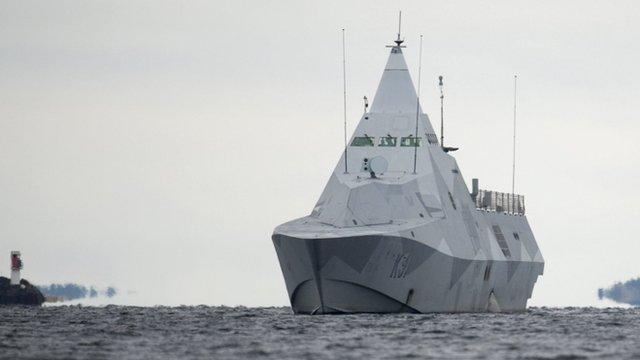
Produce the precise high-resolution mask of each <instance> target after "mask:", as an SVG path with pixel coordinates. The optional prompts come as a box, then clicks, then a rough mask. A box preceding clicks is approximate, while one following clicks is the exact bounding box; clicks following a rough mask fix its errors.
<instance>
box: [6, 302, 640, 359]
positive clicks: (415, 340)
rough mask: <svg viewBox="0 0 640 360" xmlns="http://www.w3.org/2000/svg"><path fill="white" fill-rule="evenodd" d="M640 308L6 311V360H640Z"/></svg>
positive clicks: (58, 308) (75, 308) (60, 308)
mask: <svg viewBox="0 0 640 360" xmlns="http://www.w3.org/2000/svg"><path fill="white" fill-rule="evenodd" d="M639 317H640V311H639V310H637V309H594V308H564V309H547V308H532V309H529V310H528V311H527V312H526V313H521V314H506V315H505V314H428V315H408V314H398V315H373V314H364V315H340V316H301V315H296V316H294V315H292V313H291V310H290V309H289V308H242V307H238V308H229V307H205V306H199V307H178V308H169V307H149V308H144V307H123V306H107V307H80V306H54V307H42V308H28V307H0V358H3V359H4V358H6V359H14V358H37V359H40V358H47V359H70V358H71V359H73V358H91V359H101V358H123V359H125V358H126V359H158V358H167V359H169V358H170V359H175V358H213V359H226V358H228V359H232V358H240V359H252V358H253V359H257V358H265V359H282V358H294V359H300V358H303V359H304V358H306V359H361V358H366V359H398V358H438V359H439V358H456V359H458V358H460V359H464V358H497V359H502V358H536V359H580V358H629V359H631V358H640V342H639V340H640V337H639V336H638V334H639V333H640V321H639V320H638V319H639Z"/></svg>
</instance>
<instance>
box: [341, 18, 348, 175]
mask: <svg viewBox="0 0 640 360" xmlns="http://www.w3.org/2000/svg"><path fill="white" fill-rule="evenodd" d="M342 99H343V107H344V109H343V112H344V173H345V174H348V173H349V171H348V170H347V169H348V167H347V148H348V146H347V69H346V63H345V46H344V28H342Z"/></svg>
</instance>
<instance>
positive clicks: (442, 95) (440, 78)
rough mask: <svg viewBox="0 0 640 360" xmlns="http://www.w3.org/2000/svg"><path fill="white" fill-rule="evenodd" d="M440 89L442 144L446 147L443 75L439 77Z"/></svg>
mask: <svg viewBox="0 0 640 360" xmlns="http://www.w3.org/2000/svg"><path fill="white" fill-rule="evenodd" d="M438 79H439V80H440V82H439V83H438V89H440V146H441V147H442V148H444V84H443V83H442V75H440V76H439V77H438Z"/></svg>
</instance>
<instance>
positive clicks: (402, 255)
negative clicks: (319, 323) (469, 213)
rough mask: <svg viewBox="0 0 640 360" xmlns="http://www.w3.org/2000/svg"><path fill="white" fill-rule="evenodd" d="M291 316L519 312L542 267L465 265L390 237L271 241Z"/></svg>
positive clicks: (499, 263) (275, 238) (525, 264)
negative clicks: (493, 307)
mask: <svg viewBox="0 0 640 360" xmlns="http://www.w3.org/2000/svg"><path fill="white" fill-rule="evenodd" d="M273 242H274V245H275V247H276V251H277V253H278V258H279V260H280V265H281V267H282V269H283V273H284V277H285V282H286V285H287V290H288V293H289V298H290V300H291V305H292V308H293V310H294V312H295V313H301V314H329V313H362V312H372V313H397V312H421V313H427V312H484V311H488V310H490V301H489V300H490V298H491V294H492V293H493V294H494V296H495V300H496V301H497V304H498V306H499V309H497V310H499V311H523V310H524V309H525V308H526V303H527V300H528V299H529V297H530V296H531V292H532V290H533V286H534V284H535V282H536V280H537V278H538V275H539V274H540V273H542V267H543V264H542V263H534V262H525V261H493V260H467V259H459V258H455V257H452V256H449V255H446V254H443V253H441V252H439V251H437V250H436V249H434V248H432V247H429V246H427V245H424V244H421V243H419V242H418V241H416V240H412V239H406V238H402V237H394V236H380V235H371V236H358V237H351V238H337V239H299V238H291V237H288V236H283V235H274V236H273Z"/></svg>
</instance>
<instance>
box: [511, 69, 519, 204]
mask: <svg viewBox="0 0 640 360" xmlns="http://www.w3.org/2000/svg"><path fill="white" fill-rule="evenodd" d="M517 94H518V75H513V162H512V167H511V203H512V204H511V209H512V211H514V212H515V206H514V205H515V203H514V201H515V193H516V114H517V113H516V99H517V98H516V96H517Z"/></svg>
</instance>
